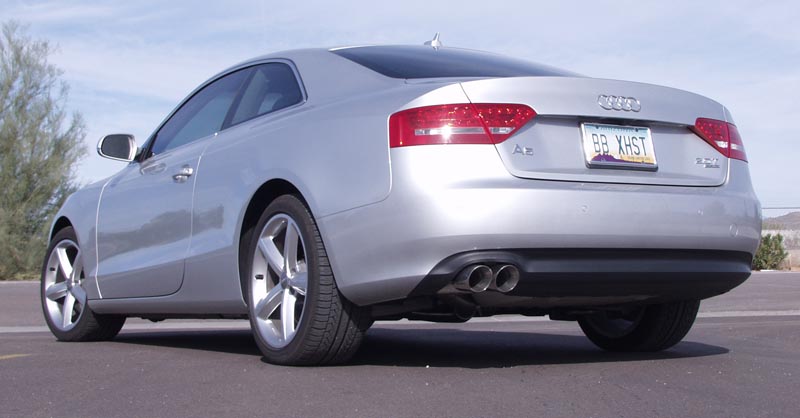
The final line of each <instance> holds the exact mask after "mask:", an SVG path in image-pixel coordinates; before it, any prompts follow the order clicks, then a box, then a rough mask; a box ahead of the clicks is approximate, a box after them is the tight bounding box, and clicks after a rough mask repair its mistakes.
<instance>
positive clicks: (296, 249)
mask: <svg viewBox="0 0 800 418" xmlns="http://www.w3.org/2000/svg"><path fill="white" fill-rule="evenodd" d="M248 255H249V257H248V266H249V268H248V273H247V277H246V283H247V287H246V288H247V293H248V295H247V298H248V305H249V311H250V312H249V314H250V325H251V328H252V329H253V334H254V337H255V340H256V344H257V345H258V347H259V349H261V352H262V353H263V354H264V357H265V358H266V360H267V361H269V362H271V363H276V364H285V365H323V364H338V363H343V362H346V361H348V360H349V359H350V358H351V357H352V356H353V354H354V353H355V352H356V350H357V349H358V347H359V345H360V343H361V339H362V337H363V334H364V332H365V331H366V329H367V328H368V327H369V325H370V323H371V321H370V318H369V315H368V313H367V312H365V311H363V310H362V309H360V308H359V307H357V306H355V305H353V304H352V303H350V302H348V301H347V300H346V299H345V298H344V297H342V295H341V294H339V290H338V288H337V287H336V282H335V280H334V277H333V272H332V271H331V267H330V263H329V262H328V256H327V253H326V252H325V247H324V245H323V243H322V238H321V237H320V234H319V230H318V229H317V226H316V223H315V222H314V218H313V217H312V215H311V213H310V212H309V210H308V208H307V207H306V206H305V204H304V203H303V202H302V201H301V200H300V199H298V198H297V197H295V196H293V195H284V196H281V197H279V198H277V199H275V200H274V201H273V202H272V203H271V204H270V205H269V206H268V207H267V208H266V210H264V213H263V214H262V215H261V218H260V219H259V221H258V223H257V225H256V227H255V229H254V230H253V233H252V236H251V237H250V245H249V251H248Z"/></svg>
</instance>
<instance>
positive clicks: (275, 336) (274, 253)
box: [250, 214, 308, 348]
mask: <svg viewBox="0 0 800 418" xmlns="http://www.w3.org/2000/svg"><path fill="white" fill-rule="evenodd" d="M305 257H306V247H305V243H304V242H303V236H302V234H301V233H300V230H299V228H298V226H297V223H295V221H294V220H293V219H292V218H291V217H289V216H288V215H286V214H277V215H275V216H273V217H272V218H270V219H269V220H268V221H267V223H266V225H264V228H263V229H262V230H261V232H260V233H259V235H258V247H257V248H256V251H255V254H254V257H253V268H252V276H251V277H250V280H251V287H250V288H251V289H252V292H251V300H250V306H251V307H253V308H252V312H251V314H253V315H254V316H255V324H256V326H257V327H258V328H259V329H258V331H259V332H260V333H261V335H262V336H263V337H264V339H265V340H266V341H267V343H268V344H269V345H270V346H272V347H275V348H281V347H284V346H286V345H287V344H289V343H290V342H291V341H292V338H294V336H295V334H296V333H297V327H298V324H299V323H300V321H301V320H302V318H303V311H304V307H305V301H306V289H307V288H308V267H307V264H306V258H305Z"/></svg>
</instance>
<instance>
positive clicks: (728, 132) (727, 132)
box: [692, 118, 747, 161]
mask: <svg viewBox="0 0 800 418" xmlns="http://www.w3.org/2000/svg"><path fill="white" fill-rule="evenodd" d="M692 130H693V131H694V132H695V133H696V134H697V135H698V136H700V137H701V138H703V139H704V140H705V141H706V142H708V143H709V144H711V146H712V147H714V148H715V149H716V150H717V151H719V152H720V153H722V155H724V156H726V157H730V158H735V159H737V160H742V161H747V154H745V152H744V144H743V143H742V137H741V136H739V130H738V129H736V125H734V124H732V123H728V122H724V121H721V120H716V119H706V118H697V121H696V122H695V123H694V126H692Z"/></svg>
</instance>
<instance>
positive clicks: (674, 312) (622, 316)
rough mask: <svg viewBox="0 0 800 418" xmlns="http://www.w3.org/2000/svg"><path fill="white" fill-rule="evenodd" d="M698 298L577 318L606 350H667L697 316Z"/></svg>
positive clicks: (687, 330) (690, 326)
mask: <svg viewBox="0 0 800 418" xmlns="http://www.w3.org/2000/svg"><path fill="white" fill-rule="evenodd" d="M699 307H700V301H697V300H690V301H680V302H672V303H663V304H655V305H648V306H643V307H638V308H634V309H629V310H627V311H623V312H613V311H607V312H598V313H594V314H591V315H586V316H584V317H582V318H580V319H578V324H580V327H581V329H582V330H583V333H584V334H586V336H587V337H588V338H589V340H591V341H592V342H593V343H594V344H595V345H597V346H598V347H600V348H603V349H605V350H608V351H628V352H631V351H643V352H654V351H661V350H666V349H667V348H670V347H672V346H674V345H675V344H677V343H679V342H680V341H681V340H682V339H683V337H685V336H686V334H687V333H688V332H689V330H690V329H691V328H692V324H694V320H695V318H696V317H697V310H698V309H699Z"/></svg>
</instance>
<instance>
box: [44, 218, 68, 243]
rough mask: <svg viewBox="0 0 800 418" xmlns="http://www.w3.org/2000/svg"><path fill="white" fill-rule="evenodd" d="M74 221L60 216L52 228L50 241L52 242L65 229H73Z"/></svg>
mask: <svg viewBox="0 0 800 418" xmlns="http://www.w3.org/2000/svg"><path fill="white" fill-rule="evenodd" d="M71 226H72V221H70V220H69V218H67V217H66V216H63V215H62V216H60V217H58V219H56V221H55V222H53V227H52V228H50V236H49V237H48V241H49V240H52V239H53V237H54V236H56V234H57V233H58V232H59V231H61V230H62V229H64V228H67V227H71Z"/></svg>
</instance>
